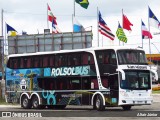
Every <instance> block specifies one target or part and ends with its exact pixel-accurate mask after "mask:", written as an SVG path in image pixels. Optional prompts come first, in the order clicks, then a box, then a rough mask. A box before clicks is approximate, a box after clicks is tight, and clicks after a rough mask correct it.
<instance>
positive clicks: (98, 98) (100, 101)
mask: <svg viewBox="0 0 160 120" xmlns="http://www.w3.org/2000/svg"><path fill="white" fill-rule="evenodd" d="M93 108H94V109H96V110H98V111H103V110H105V106H104V105H103V98H102V96H101V95H97V96H96V98H95V100H94V104H93Z"/></svg>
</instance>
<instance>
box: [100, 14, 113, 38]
mask: <svg viewBox="0 0 160 120" xmlns="http://www.w3.org/2000/svg"><path fill="white" fill-rule="evenodd" d="M98 16H99V21H98V27H99V32H100V33H101V34H102V35H104V36H106V37H108V38H110V39H111V40H114V38H115V36H114V34H113V33H112V31H111V30H110V28H109V27H108V26H107V24H106V23H105V21H104V20H103V18H102V16H101V13H100V11H99V15H98Z"/></svg>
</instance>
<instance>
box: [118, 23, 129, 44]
mask: <svg viewBox="0 0 160 120" xmlns="http://www.w3.org/2000/svg"><path fill="white" fill-rule="evenodd" d="M116 35H117V37H118V39H119V40H120V41H122V42H125V43H127V37H126V35H125V33H124V31H123V29H122V27H121V25H120V23H119V25H118V29H117V31H116Z"/></svg>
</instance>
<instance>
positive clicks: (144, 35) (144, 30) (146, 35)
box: [142, 21, 152, 39]
mask: <svg viewBox="0 0 160 120" xmlns="http://www.w3.org/2000/svg"><path fill="white" fill-rule="evenodd" d="M142 38H143V39H148V38H151V39H152V35H151V33H150V32H149V30H148V29H147V28H146V26H145V24H144V22H143V21H142Z"/></svg>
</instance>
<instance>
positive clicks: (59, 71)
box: [51, 66, 90, 77]
mask: <svg viewBox="0 0 160 120" xmlns="http://www.w3.org/2000/svg"><path fill="white" fill-rule="evenodd" d="M89 71H90V66H77V67H61V68H52V72H51V76H54V77H56V76H67V75H68V76H69V75H88V74H89Z"/></svg>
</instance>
